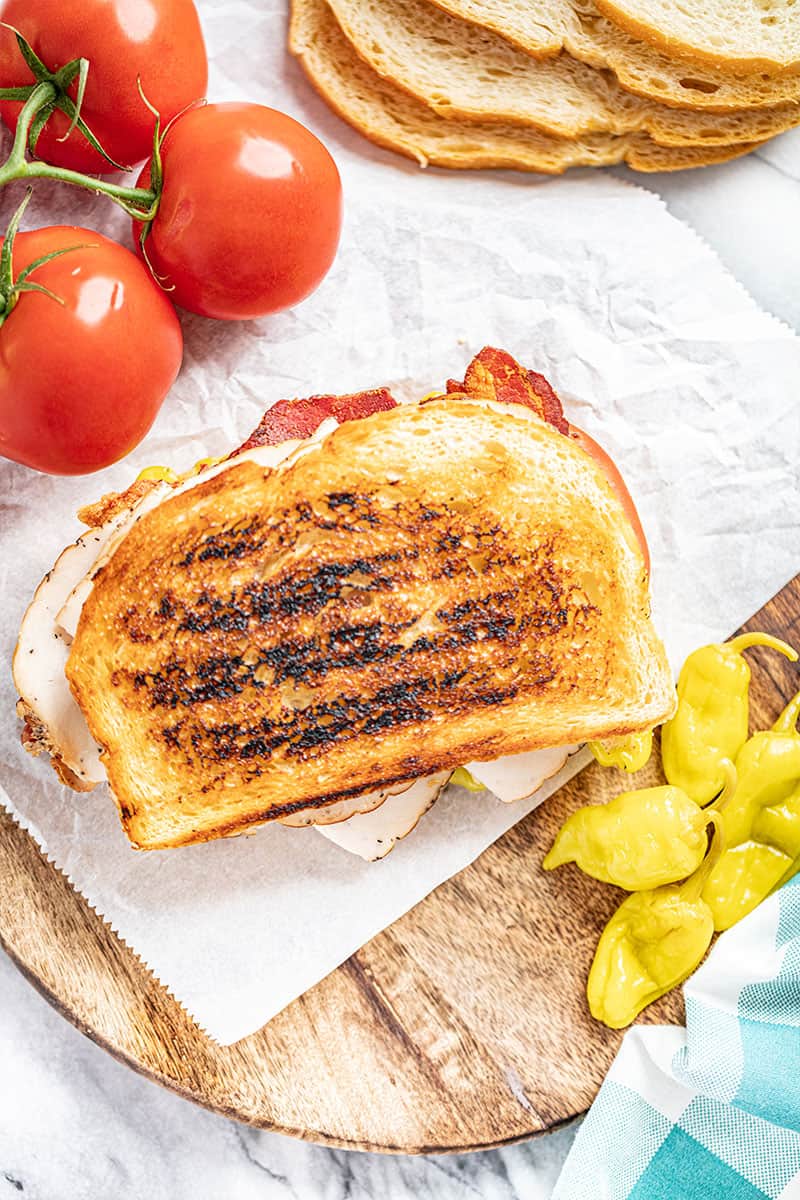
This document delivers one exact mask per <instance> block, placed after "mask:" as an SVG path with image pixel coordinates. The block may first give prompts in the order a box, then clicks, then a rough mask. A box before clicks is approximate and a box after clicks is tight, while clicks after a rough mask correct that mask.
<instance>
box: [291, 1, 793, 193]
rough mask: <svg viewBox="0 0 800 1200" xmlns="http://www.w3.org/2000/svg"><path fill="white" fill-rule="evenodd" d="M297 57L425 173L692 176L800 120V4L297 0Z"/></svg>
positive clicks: (344, 112)
mask: <svg viewBox="0 0 800 1200" xmlns="http://www.w3.org/2000/svg"><path fill="white" fill-rule="evenodd" d="M290 48H291V50H292V52H293V53H294V54H296V55H297V56H298V57H299V59H300V61H301V63H302V65H303V67H304V69H305V71H306V73H307V74H308V76H309V77H310V79H311V80H312V82H313V83H314V85H315V86H316V87H317V88H318V90H319V91H320V92H321V93H322V95H323V96H324V97H325V98H326V100H327V101H328V103H329V104H330V105H331V107H332V108H334V109H335V110H336V112H338V113H339V114H340V116H342V117H344V119H345V120H346V121H349V122H350V124H351V125H354V126H355V127H356V128H357V129H359V130H360V131H361V132H362V133H364V134H365V135H366V136H367V137H368V138H370V139H371V140H372V141H374V142H377V143H378V144H380V145H382V146H386V147H388V148H390V149H393V150H397V151H399V152H401V153H403V154H406V155H408V156H409V157H411V158H415V159H417V160H418V161H419V162H420V163H421V164H423V165H426V164H428V163H432V164H436V165H439V166H448V167H515V168H519V169H522V170H529V171H542V172H546V173H549V174H555V173H558V172H561V171H563V170H565V169H566V168H567V167H571V166H603V165H607V164H611V163H619V162H627V163H628V164H629V165H630V166H632V167H634V168H636V169H637V170H640V171H667V170H677V169H680V168H683V167H695V166H704V165H706V164H709V163H718V162H724V161H726V160H727V159H730V158H736V157H738V156H739V155H741V154H746V153H747V152H748V151H750V150H752V149H753V148H754V147H756V146H758V145H760V144H761V143H762V142H764V141H766V140H767V139H768V138H771V137H773V136H775V135H776V134H778V133H782V132H784V131H785V130H787V129H790V128H792V126H794V125H797V124H800V0H798V2H797V4H796V5H795V0H692V2H691V3H686V0H292V18H291V28H290Z"/></svg>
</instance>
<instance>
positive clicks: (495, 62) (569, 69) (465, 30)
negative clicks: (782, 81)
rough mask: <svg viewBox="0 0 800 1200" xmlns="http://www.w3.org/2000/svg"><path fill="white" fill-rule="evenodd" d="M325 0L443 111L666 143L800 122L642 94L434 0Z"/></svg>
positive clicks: (376, 62)
mask: <svg viewBox="0 0 800 1200" xmlns="http://www.w3.org/2000/svg"><path fill="white" fill-rule="evenodd" d="M328 3H329V5H330V7H331V9H332V11H333V13H334V16H335V17H336V20H337V21H338V23H339V25H340V27H341V29H342V31H343V33H344V34H345V36H346V37H347V39H348V41H349V42H350V44H351V46H352V47H353V49H354V50H355V51H356V53H357V54H358V55H359V57H360V58H361V59H362V60H363V61H364V62H365V63H366V64H367V65H368V66H369V67H371V68H372V69H373V71H375V72H376V73H377V74H379V75H380V76H381V77H382V78H384V79H388V80H389V81H390V82H392V83H394V84H395V85H396V86H397V87H399V88H400V90H401V91H404V92H406V93H407V94H408V95H410V96H414V97H415V98H416V99H418V100H421V101H422V102H423V103H424V104H427V105H428V107H429V108H432V109H433V110H434V112H436V113H438V114H439V115H440V116H444V117H448V118H453V117H454V118H457V119H459V120H464V121H485V122H504V123H508V124H512V125H520V126H522V127H526V126H530V127H533V128H536V129H539V130H541V131H543V132H544V133H549V134H554V135H555V136H557V137H566V138H577V137H582V136H584V135H586V134H590V133H594V132H605V133H615V134H626V133H638V132H642V133H647V134H649V135H650V137H652V139H653V141H655V142H658V143H659V144H660V145H665V146H727V145H732V144H734V143H736V142H756V141H762V140H763V139H765V138H770V137H774V136H775V135H776V134H779V133H783V132H784V131H785V130H787V129H791V128H792V126H794V125H796V124H797V123H798V122H799V121H800V107H799V106H798V105H797V104H796V103H787V104H782V105H777V106H774V107H770V108H757V109H749V110H744V111H739V112H734V113H728V114H719V113H709V112H704V111H703V110H699V111H698V110H687V109H679V108H673V107H668V106H666V105H663V104H660V103H658V102H657V101H652V100H645V99H642V98H641V97H640V96H635V95H633V94H631V93H630V92H627V91H625V89H624V88H622V87H620V85H619V84H618V83H617V82H616V81H615V80H614V79H612V78H609V77H608V73H607V72H606V73H605V74H603V73H602V72H600V71H598V70H596V69H595V68H593V67H591V66H588V65H586V64H585V63H582V62H578V61H577V60H576V59H575V58H572V57H571V56H570V55H568V54H559V55H557V56H554V57H553V58H550V59H545V60H538V61H537V60H536V59H532V58H531V57H530V55H528V54H525V53H524V52H523V51H522V50H519V49H517V48H516V47H514V46H513V45H511V43H509V42H507V41H506V40H505V39H504V38H502V37H500V36H499V35H498V34H494V33H492V32H491V31H489V30H486V29H480V28H479V27H478V26H476V25H474V24H472V23H470V22H467V21H462V20H459V19H458V18H456V17H453V16H450V15H449V14H448V13H446V12H444V11H442V10H441V9H439V8H437V7H436V6H435V5H432V4H430V3H429V0H328Z"/></svg>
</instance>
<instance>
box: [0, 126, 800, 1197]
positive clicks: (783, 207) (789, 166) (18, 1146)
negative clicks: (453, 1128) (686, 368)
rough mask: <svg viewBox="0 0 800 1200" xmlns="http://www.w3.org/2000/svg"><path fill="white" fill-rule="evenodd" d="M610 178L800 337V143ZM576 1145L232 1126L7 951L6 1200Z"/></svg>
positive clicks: (329, 1191) (431, 1190)
mask: <svg viewBox="0 0 800 1200" xmlns="http://www.w3.org/2000/svg"><path fill="white" fill-rule="evenodd" d="M617 173H618V174H619V175H620V176H621V177H623V178H627V179H629V180H630V181H631V182H635V183H638V184H640V185H643V186H646V187H649V188H650V189H652V190H653V191H656V192H658V193H659V194H660V195H662V196H663V198H664V199H665V201H666V202H667V205H668V207H669V208H670V210H671V211H672V212H673V213H674V214H675V215H676V216H678V217H680V218H682V219H684V220H686V221H688V222H689V223H691V224H693V225H694V226H695V228H696V229H697V230H699V232H700V233H701V234H702V235H703V236H704V237H705V239H706V240H707V241H708V242H709V243H710V244H711V245H712V246H713V247H715V248H716V250H717V251H718V252H719V254H720V257H721V258H722V259H723V261H724V262H725V263H726V264H727V265H728V267H729V268H730V269H731V270H732V271H733V272H734V273H735V274H736V275H737V276H738V277H739V279H740V280H741V281H742V283H744V285H745V286H746V287H747V288H748V289H749V291H750V292H751V293H752V294H753V295H754V296H755V297H756V299H757V300H758V301H759V302H760V303H761V304H762V306H763V307H765V308H766V309H768V310H769V311H771V312H773V313H774V314H776V315H777V316H779V317H781V318H782V319H783V320H785V321H786V322H787V323H788V324H790V325H792V326H793V327H794V328H795V329H800V289H799V288H798V286H797V281H798V279H800V221H798V213H799V212H800V132H798V133H797V134H794V135H787V136H786V137H784V138H783V139H780V140H778V141H776V142H775V143H773V144H772V145H770V146H769V147H767V148H765V149H762V150H760V151H758V152H757V154H754V155H751V156H750V157H749V158H747V159H744V160H741V161H739V162H736V163H731V164H728V165H726V166H722V167H716V168H709V169H707V170H705V171H701V172H697V173H685V174H682V175H678V176H659V177H638V176H634V175H632V174H631V173H630V172H628V171H624V170H623V171H619V172H617ZM755 400H756V398H755V397H754V401H755ZM573 1136H574V1128H573V1129H566V1130H562V1131H560V1132H559V1133H556V1134H553V1135H551V1136H549V1137H546V1138H542V1139H538V1140H536V1141H533V1142H529V1143H527V1144H525V1145H521V1146H516V1147H511V1148H509V1149H507V1150H503V1151H497V1152H489V1153H482V1154H476V1155H462V1156H458V1157H430V1158H424V1159H421V1158H417V1159H412V1158H402V1157H399V1158H397V1157H391V1158H390V1157H383V1156H380V1155H360V1154H353V1153H347V1152H341V1151H331V1150H326V1149H323V1148H319V1147H312V1146H308V1145H305V1144H302V1143H299V1142H293V1141H290V1140H288V1139H285V1138H281V1137H278V1136H276V1135H271V1134H266V1133H263V1132H259V1131H256V1130H252V1129H248V1128H246V1127H243V1126H238V1125H236V1124H234V1123H232V1122H230V1121H227V1120H224V1119H223V1118H219V1117H215V1116H212V1115H210V1114H208V1113H206V1112H203V1111H201V1110H199V1109H197V1108H194V1107H193V1106H191V1105H190V1104H188V1103H187V1102H185V1101H183V1100H180V1099H178V1098H177V1097H175V1096H173V1095H171V1094H168V1093H167V1092H165V1091H162V1090H161V1089H159V1088H158V1087H157V1086H156V1085H154V1084H151V1083H149V1082H147V1081H145V1080H144V1079H141V1078H139V1077H137V1076H136V1075H134V1074H133V1073H132V1072H130V1071H129V1070H127V1069H126V1068H125V1067H122V1066H120V1065H119V1064H118V1063H116V1062H114V1061H113V1060H112V1059H111V1058H109V1057H108V1056H107V1055H106V1054H104V1053H103V1052H102V1051H101V1050H99V1049H97V1047H95V1046H94V1045H92V1044H91V1043H90V1042H88V1041H87V1040H86V1039H84V1038H83V1037H81V1035H80V1034H78V1033H77V1032H76V1031H75V1030H74V1029H72V1028H71V1027H70V1026H69V1025H68V1024H67V1023H66V1022H64V1021H63V1020H62V1019H61V1018H60V1017H58V1016H57V1015H56V1013H55V1012H53V1011H52V1010H51V1009H50V1008H49V1007H48V1006H47V1004H46V1003H45V1001H44V1000H42V999H41V998H40V997H39V996H38V995H37V994H36V993H35V992H34V991H33V989H32V988H31V987H30V986H29V985H28V984H27V983H26V982H25V981H24V980H23V979H22V977H21V976H20V975H18V974H17V972H16V971H15V969H14V968H13V966H12V965H11V964H10V962H9V961H8V960H7V959H5V958H4V957H3V956H2V955H1V954H0V1200H6V1198H8V1200H10V1198H12V1197H16V1196H24V1197H28V1198H30V1200H105V1198H106V1197H110V1196H114V1197H117V1198H118V1200H134V1198H137V1200H138V1198H139V1197H145V1196H146V1197H148V1200H184V1198H185V1200H190V1198H191V1200H196V1198H198V1197H201V1198H205V1197H212V1198H214V1200H217V1198H219V1200H255V1198H256V1197H259V1198H262V1197H269V1198H270V1200H272V1198H273V1197H274V1198H275V1200H284V1198H286V1200H289V1198H290V1197H291V1198H299V1200H340V1198H341V1200H345V1198H349V1200H362V1198H364V1200H366V1198H368V1197H379V1198H380V1200H387V1198H388V1200H405V1198H406V1197H408V1198H409V1200H410V1198H411V1197H417V1196H426V1197H430V1198H431V1200H462V1198H463V1200H467V1197H470V1198H472V1197H485V1198H486V1200H516V1198H521V1197H525V1200H538V1198H540V1197H542V1198H543V1197H547V1196H549V1195H550V1193H551V1190H552V1187H553V1184H554V1181H555V1178H556V1176H557V1173H558V1169H559V1165H560V1163H561V1161H562V1160H563V1157H564V1155H565V1154H566V1152H567V1150H568V1148H569V1145H570V1143H571V1140H572V1137H573Z"/></svg>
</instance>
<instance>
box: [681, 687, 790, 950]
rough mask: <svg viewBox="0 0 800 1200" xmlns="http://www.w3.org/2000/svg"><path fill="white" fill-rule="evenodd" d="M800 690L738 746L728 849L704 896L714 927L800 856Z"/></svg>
mask: <svg viewBox="0 0 800 1200" xmlns="http://www.w3.org/2000/svg"><path fill="white" fill-rule="evenodd" d="M798 716H800V692H798V694H797V695H796V696H795V697H794V698H793V699H792V700H791V701H790V702H789V703H788V704H787V706H786V708H785V709H784V710H783V712H782V713H781V715H780V716H779V717H778V719H777V721H776V722H775V724H774V725H773V726H772V728H771V729H767V730H763V731H762V732H760V733H755V734H753V736H752V737H751V738H750V739H749V740H748V741H747V742H745V744H744V746H743V747H742V749H741V750H740V752H739V754H738V756H737V759H736V766H737V771H738V775H739V783H738V786H737V788H736V792H735V794H734V796H733V798H732V800H731V801H730V802H729V804H728V805H727V806H726V809H725V833H726V838H727V840H728V842H729V846H730V848H729V849H728V850H726V851H725V853H724V854H723V855H722V856H721V858H720V860H719V862H718V863H717V865H716V867H715V868H714V870H713V871H711V873H710V875H709V877H708V881H707V883H706V885H705V890H704V892H703V895H704V897H705V900H706V902H707V903H708V904H709V906H710V907H711V910H712V912H713V914H714V925H715V928H716V929H718V930H722V929H729V928H730V926H731V925H734V924H735V923H736V922H737V921H739V920H741V918H742V917H744V916H746V915H747V913H749V912H751V911H752V909H754V908H755V906H756V905H757V904H758V903H760V901H761V900H763V899H764V898H765V897H766V896H768V895H769V893H770V892H771V891H772V889H773V888H774V887H775V886H776V885H777V884H778V882H779V881H780V880H781V879H782V877H783V876H784V874H785V873H786V872H787V871H788V870H789V869H790V868H791V866H792V863H793V861H794V860H795V859H796V858H797V857H798V855H800V734H799V733H798V732H797V728H796V725H797V720H798Z"/></svg>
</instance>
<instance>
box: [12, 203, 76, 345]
mask: <svg viewBox="0 0 800 1200" xmlns="http://www.w3.org/2000/svg"><path fill="white" fill-rule="evenodd" d="M31 195H32V189H31V188H28V190H27V192H26V193H25V197H24V199H23V201H22V203H21V204H20V206H19V208H18V209H17V211H16V212H15V213H14V215H13V216H12V218H11V220H10V221H9V223H8V229H7V230H6V232H5V236H4V237H3V245H2V249H0V326H2V324H3V322H4V321H5V320H7V318H8V317H9V316H10V314H11V311H12V309H13V308H14V305H15V304H16V303H17V300H18V299H19V297H20V296H21V295H22V293H23V292H41V293H42V294H43V295H45V296H48V297H49V298H50V299H51V300H55V302H56V304H63V303H64V301H63V300H62V299H61V297H60V296H56V294H55V293H54V292H51V291H50V288H47V287H45V286H44V284H41V283H35V282H34V281H33V280H32V279H31V278H30V276H31V275H32V274H33V273H34V271H38V269H39V267H43V266H44V265H45V263H49V262H52V260H53V259H54V258H60V257H61V255H62V254H71V253H72V251H73V250H86V249H89V248H90V247H91V246H94V245H96V243H94V242H80V243H78V244H77V245H75V246H62V247H60V248H59V249H58V250H51V251H50V253H49V254H43V255H42V256H41V257H40V258H37V259H35V261H34V262H32V263H29V264H28V266H27V267H24V268H23V270H21V271H20V272H19V274H18V275H16V276H15V275H14V242H15V240H16V237H17V232H18V230H19V223H20V221H21V220H22V214H23V213H24V212H25V209H26V208H27V207H28V202H29V200H30V198H31Z"/></svg>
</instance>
